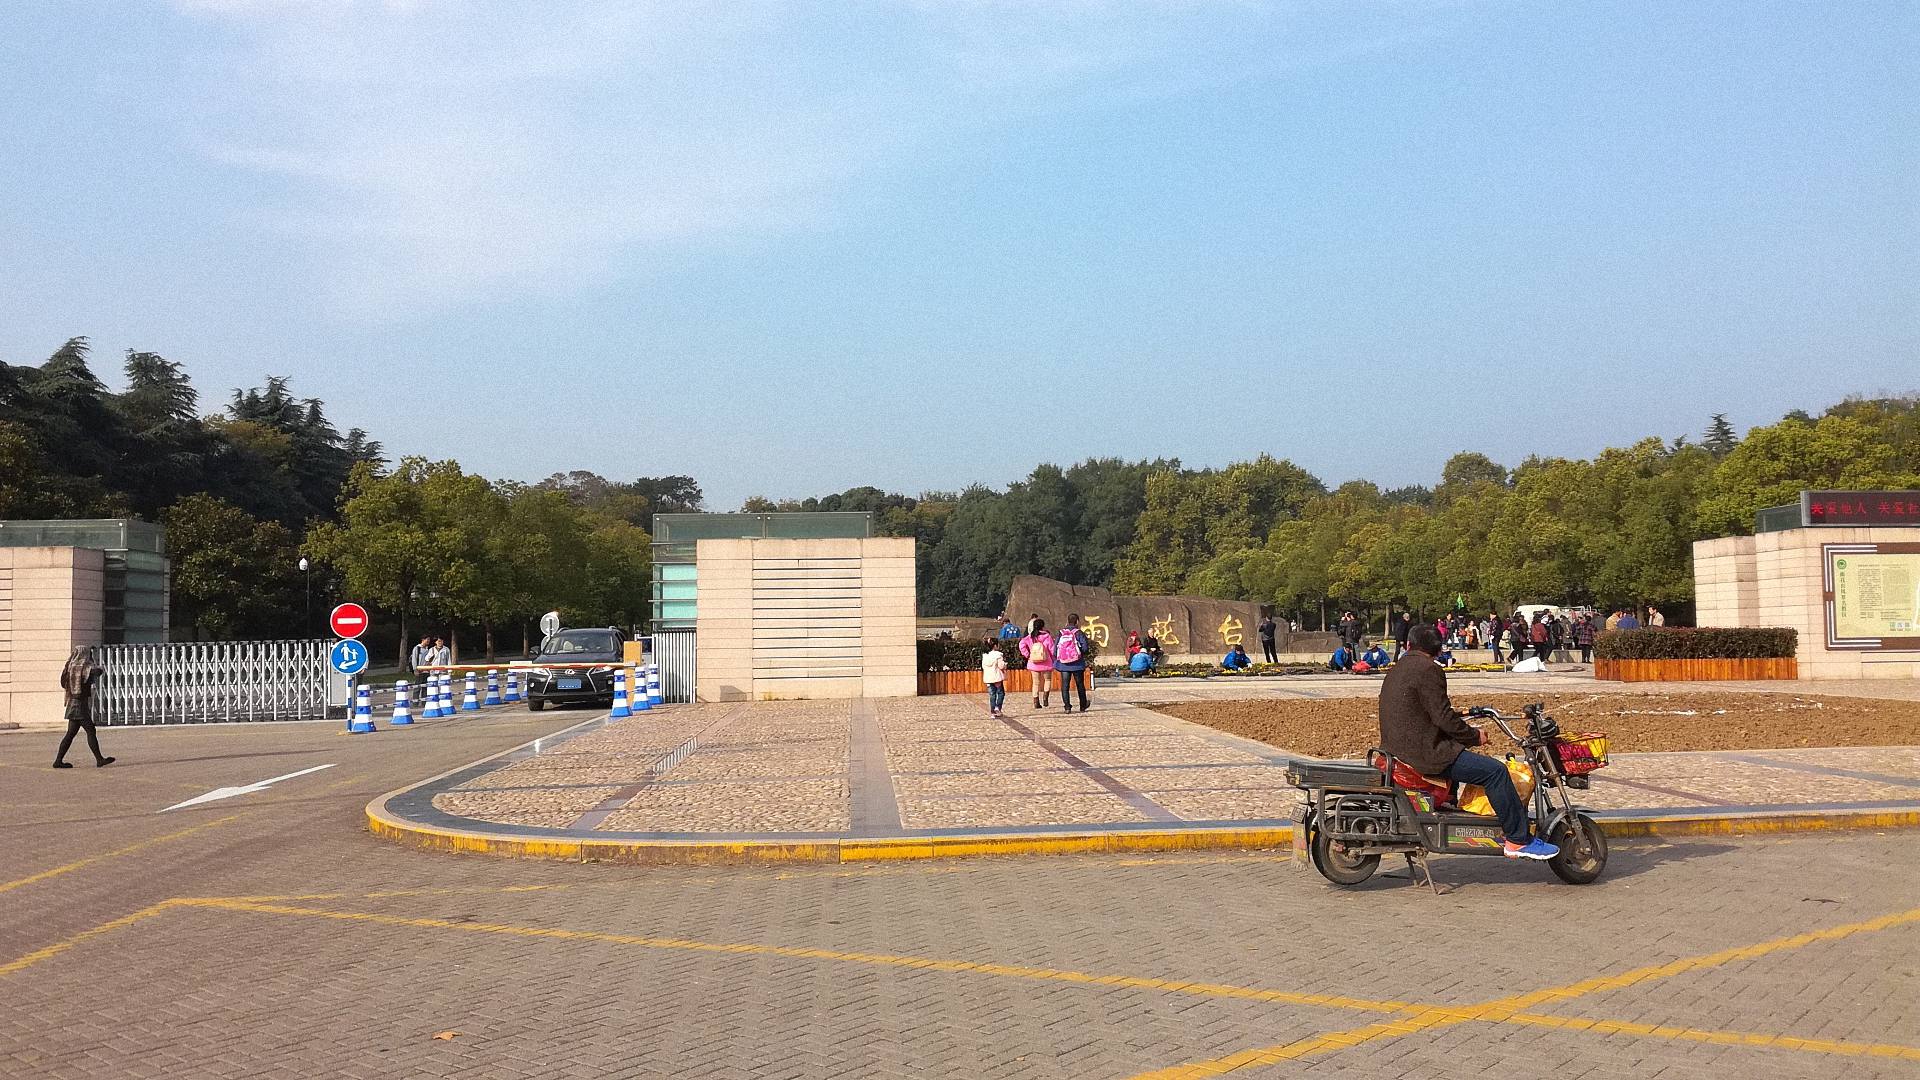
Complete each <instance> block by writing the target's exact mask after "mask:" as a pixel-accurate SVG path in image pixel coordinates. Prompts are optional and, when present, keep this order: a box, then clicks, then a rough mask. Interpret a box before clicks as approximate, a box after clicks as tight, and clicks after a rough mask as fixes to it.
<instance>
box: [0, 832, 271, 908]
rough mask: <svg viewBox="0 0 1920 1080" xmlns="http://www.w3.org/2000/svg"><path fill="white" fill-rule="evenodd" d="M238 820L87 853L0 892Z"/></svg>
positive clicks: (5, 885) (5, 886)
mask: <svg viewBox="0 0 1920 1080" xmlns="http://www.w3.org/2000/svg"><path fill="white" fill-rule="evenodd" d="M238 820H240V815H239V814H232V815H229V816H227V817H223V818H220V819H218V820H216V821H203V822H201V823H200V824H198V825H194V826H191V827H189V828H185V829H181V830H180V831H179V832H170V833H168V834H166V835H165V836H155V837H151V838H149V839H146V840H142V841H140V842H139V843H136V844H128V845H127V846H126V847H123V848H116V849H114V850H112V851H107V852H102V853H101V854H99V855H89V856H87V857H86V858H84V859H75V860H74V861H72V862H70V863H67V864H66V865H64V866H56V867H53V868H52V869H48V870H42V871H40V872H39V873H37V874H29V875H27V876H26V877H23V878H16V879H14V880H13V881H8V882H3V883H0V893H3V892H10V891H12V890H14V889H19V888H23V887H25V886H28V885H32V884H34V883H35V882H40V881H45V880H47V879H48V878H56V877H59V876H60V875H61V874H70V873H72V872H73V871H75V870H80V869H84V868H86V867H89V866H92V865H93V864H94V863H97V862H101V861H104V860H106V859H111V858H115V857H117V856H120V855H130V854H132V853H133V852H136V851H139V850H141V849H142V848H149V847H152V846H153V845H155V844H164V843H166V842H167V841H169V840H178V839H180V838H181V837H183V836H191V835H193V834H194V833H197V832H200V831H202V830H205V829H211V828H214V827H216V826H220V825H225V824H227V823H228V822H230V821H238Z"/></svg>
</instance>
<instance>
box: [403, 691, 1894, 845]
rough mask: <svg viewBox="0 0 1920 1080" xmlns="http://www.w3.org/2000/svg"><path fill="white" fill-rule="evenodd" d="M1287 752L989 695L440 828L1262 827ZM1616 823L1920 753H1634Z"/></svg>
mask: <svg viewBox="0 0 1920 1080" xmlns="http://www.w3.org/2000/svg"><path fill="white" fill-rule="evenodd" d="M1286 759H1287V754H1286V753H1285V752H1284V751H1280V750H1276V749H1274V748H1273V747H1269V746H1264V745H1262V744H1259V743H1255V742H1250V741H1247V740H1243V739H1240V738H1237V737H1235V736H1232V735H1227V734H1224V733H1221V732H1218V731H1214V730H1212V729H1210V728H1206V727H1203V726H1200V725H1197V724H1191V723H1188V722H1186V721H1183V720H1179V719H1175V718H1173V717H1170V716H1166V715H1164V714H1161V713H1157V712H1152V711H1149V710H1146V709H1142V708H1137V707H1134V706H1131V705H1127V704H1120V703H1112V702H1108V701H1104V700H1103V701H1102V702H1101V703H1100V704H1098V705H1097V706H1095V708H1094V709H1093V710H1092V711H1090V712H1085V713H1080V712H1076V713H1071V714H1069V713H1067V712H1065V711H1064V710H1062V709H1059V708H1054V709H1045V710H1037V709H1033V708H1032V707H1031V705H1030V702H1028V701H1027V700H1026V699H1024V698H1021V697H1018V696H1016V697H1015V698H1014V699H1013V700H1012V701H1011V702H1009V708H1008V710H1007V715H1006V717H1005V718H1004V719H996V718H994V717H991V716H989V715H987V712H986V710H985V708H984V707H983V700H982V699H981V698H979V697H977V696H975V697H968V696H964V695H959V696H952V697H927V698H905V699H890V700H879V701H870V702H858V703H850V702H844V701H838V702H831V701H830V702H756V703H734V704H715V705H696V706H682V707H675V708H670V709H665V710H660V711H654V712H649V713H647V714H644V715H642V716H637V717H634V718H632V719H628V720H624V721H621V722H619V723H615V724H612V725H610V726H607V727H605V728H604V729H602V730H599V731H595V732H591V733H588V734H582V735H579V736H577V737H574V738H572V739H569V740H567V741H564V742H557V743H555V744H554V745H553V746H552V747H551V748H550V749H548V750H546V751H544V752H542V753H540V754H539V755H537V756H533V757H528V758H524V759H523V760H517V761H514V762H512V763H509V764H504V765H502V766H501V767H499V768H496V769H493V771H490V772H486V773H484V774H483V775H479V776H475V777H472V778H470V779H467V780H465V781H464V782H461V783H458V784H457V785H454V786H452V787H451V788H450V789H449V790H444V791H440V792H438V793H437V794H435V795H434V796H433V801H432V806H433V808H434V809H436V810H438V811H440V812H441V813H442V814H444V815H448V817H446V818H441V819H436V820H434V821H432V822H431V823H430V824H434V825H441V826H448V825H450V826H457V827H462V828H468V829H482V830H485V829H491V828H497V827H499V826H508V827H519V826H532V827H535V828H538V829H543V830H556V831H560V832H564V833H566V834H569V835H574V836H595V837H610V836H614V835H619V836H625V837H633V836H654V837H672V838H688V837H707V838H729V839H734V838H788V837H828V836H835V837H855V838H869V837H886V836H912V835H928V834H944V833H951V832H953V831H956V830H965V831H970V832H1005V831H1008V830H1023V829H1025V830H1034V829H1042V828H1046V827H1049V826H1052V827H1059V828H1068V827H1070V828H1073V829H1077V830H1087V829H1095V830H1098V829H1100V828H1103V827H1111V828H1113V829H1120V830H1124V829H1131V828H1143V827H1163V828H1164V827H1180V826H1193V827H1215V826H1221V825H1244V826H1260V825H1273V824H1276V823H1278V822H1281V821H1284V820H1285V819H1287V818H1288V817H1290V816H1291V814H1292V813H1293V812H1294V810H1295V809H1296V808H1297V807H1298V806H1299V802H1300V794H1299V792H1298V791H1296V790H1295V789H1294V788H1292V787H1290V786H1289V785H1288V784H1287V783H1286V780H1285V776H1284V768H1283V766H1284V763H1285V761H1286ZM1581 801H1582V802H1584V803H1586V804H1587V805H1589V806H1592V807H1594V808H1595V809H1598V810H1602V811H1607V812H1628V811H1649V810H1651V811H1675V810H1701V811H1726V810H1730V809H1734V808H1739V807H1767V808H1772V809H1778V808H1796V807H1800V808H1811V807H1896V806H1898V807H1912V806H1916V805H1920V748H1913V747H1891V748H1889V747H1853V748H1845V749H1832V750H1780V751H1764V752H1739V753H1734V752H1712V753H1662V754H1618V755H1615V756H1614V758H1613V764H1612V765H1611V766H1609V767H1608V768H1607V769H1605V770H1603V771H1601V772H1600V773H1598V774H1596V775H1595V777H1594V780H1593V787H1592V790H1591V791H1589V792H1588V793H1587V794H1586V795H1585V796H1583V797H1582V800H1581Z"/></svg>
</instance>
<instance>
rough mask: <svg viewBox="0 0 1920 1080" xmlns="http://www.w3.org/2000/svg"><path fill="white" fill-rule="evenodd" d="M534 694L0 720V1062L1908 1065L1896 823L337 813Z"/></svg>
mask: <svg viewBox="0 0 1920 1080" xmlns="http://www.w3.org/2000/svg"><path fill="white" fill-rule="evenodd" d="M875 704H876V705H878V704H880V703H875ZM576 715H577V714H576ZM826 715H828V716H831V715H832V714H831V713H828V714H826ZM843 715H844V716H845V717H846V719H847V723H848V724H850V725H851V724H855V723H864V722H865V721H864V720H861V719H860V718H858V717H856V716H854V714H853V713H852V712H851V711H849V712H847V713H844V714H843ZM1097 715H1098V713H1097V712H1096V713H1092V714H1089V716H1097ZM567 719H568V717H567V716H566V715H565V714H563V715H562V716H561V717H560V719H559V720H558V721H556V718H555V715H554V714H553V713H551V712H549V713H542V714H539V715H537V716H530V715H528V714H527V713H525V712H524V711H519V710H501V711H498V712H494V713H484V714H479V715H477V716H472V717H461V718H455V719H452V720H449V721H445V722H434V723H423V724H419V725H416V726H415V727H414V728H413V729H408V730H400V731H391V730H389V731H384V732H382V733H381V734H379V735H376V736H371V737H365V736H354V737H347V736H341V735H337V734H335V733H334V729H333V727H332V726H331V725H326V726H322V725H275V726H270V727H269V726H261V727H251V726H250V727H248V728H247V729H244V730H233V729H173V730H153V729H142V730H131V731H116V732H111V733H109V734H110V735H111V736H112V737H113V742H112V744H111V745H110V747H109V749H110V750H111V751H112V752H114V753H116V754H117V755H119V756H120V758H121V762H120V763H119V764H116V765H115V766H113V767H110V768H108V769H102V770H92V769H76V770H71V771H66V772H54V771H53V770H50V769H48V768H47V767H46V760H45V759H46V756H47V753H48V751H49V748H48V745H47V741H46V739H45V737H44V736H43V735H23V734H18V733H16V734H11V735H4V736H0V832H3V833H4V837H5V839H6V841H7V846H6V848H5V856H4V858H5V862H4V865H3V868H0V1002H3V1003H4V1005H3V1006H0V1076H4V1077H7V1078H9V1080H10V1078H13V1077H23V1078H24V1077H55V1078H91V1077H116V1078H117V1077H156V1078H172V1077H193V1078H201V1077H216V1078H221V1077H278V1078H288V1080H300V1078H306V1077H342V1076H346V1077H368V1078H372V1077H689V1076H690V1077H706V1076H711V1077H752V1078H760V1077H767V1078H777V1077H808V1078H811V1077H894V1076H898V1077H907V1076H912V1077H948V1076H952V1077H991V1078H1022V1077H1131V1076H1168V1077H1189V1076H1206V1075H1220V1074H1223V1073H1226V1074H1230V1075H1233V1076H1241V1075H1246V1076H1252V1077H1287V1076H1294V1075H1303V1074H1311V1075H1315V1076H1333V1077H1354V1078H1377V1077H1393V1078H1398V1077H1409V1078H1411V1077H1421V1078H1439V1080H1453V1078H1460V1080H1468V1078H1473V1080H1480V1078H1484V1077H1486V1076H1489V1075H1495V1076H1541V1075H1551V1076H1555V1077H1560V1076H1567V1077H1596V1078H1597V1077H1625V1078H1629V1080H1655V1078H1658V1080H1675V1078H1678V1080H1691V1078H1707V1077H1723V1076H1751V1077H1755V1078H1767V1080H1773V1078H1789V1080H1793V1078H1807V1080H1813V1078H1816V1077H1817V1078H1830V1077H1831V1078H1842V1080H1854V1078H1889V1080H1890V1078H1896V1077H1903V1078H1904V1077H1913V1076H1915V1075H1916V1073H1920V1010H1916V1009H1915V1008H1914V1006H1913V1003H1914V1002H1915V1001H1916V1000H1920V910H1916V909H1915V908H1914V903H1915V899H1914V898H1915V897H1916V896H1917V895H1920V869H1916V865H1915V862H1914V860H1912V859H1911V858H1910V851H1909V849H1910V847H1911V843H1912V838H1911V834H1901V833H1893V834H1887V835H1873V834H1860V833H1849V834H1813V835H1806V836H1797V837H1788V838H1774V839H1767V838H1761V839H1750V840H1741V841H1734V840H1728V839H1724V838H1711V839H1690V840H1686V841H1683V842H1678V843H1671V844H1656V843H1636V844H1622V845H1619V846H1617V847H1616V848H1615V851H1614V857H1613V863H1612V865H1611V866H1610V867H1609V872H1608V875H1607V877H1605V878H1604V879H1602V881H1600V882H1599V883H1597V884H1595V885H1592V886H1589V887H1585V888H1573V887H1570V886H1565V885H1561V884H1559V883H1558V882H1557V881H1555V880H1554V879H1552V878H1551V876H1550V875H1548V874H1547V873H1546V872H1545V871H1544V869H1542V868H1540V867H1536V866H1525V867H1522V866H1515V865H1512V864H1508V863H1505V862H1503V861H1501V860H1494V859H1445V860H1441V861H1440V862H1441V864H1442V865H1444V866H1445V870H1444V871H1443V873H1442V876H1443V877H1444V878H1445V879H1446V880H1447V881H1448V883H1449V884H1450V885H1452V886H1453V888H1452V890H1451V891H1449V892H1448V894H1447V895H1445V896H1439V897H1436V896H1433V895H1432V894H1430V893H1429V892H1427V891H1426V890H1424V889H1419V888H1415V887H1413V886H1412V885H1411V884H1410V883H1409V882H1408V881H1407V880H1406V879H1405V878H1404V877H1403V876H1401V875H1400V874H1399V873H1398V872H1397V871H1395V872H1392V873H1385V874H1382V875H1381V876H1380V877H1379V878H1377V879H1376V880H1375V881H1374V882H1371V883H1369V885H1368V886H1367V887H1364V888H1362V889H1359V890H1353V891H1345V890H1337V889H1333V888H1331V887H1329V886H1328V885H1326V883H1325V882H1323V881H1321V880H1320V879H1319V878H1318V877H1317V876H1315V875H1314V874H1312V873H1311V871H1305V870H1301V869H1298V868H1296V867H1295V866H1293V865H1292V864H1290V863H1289V862H1288V860H1286V859H1285V858H1284V857H1277V856H1274V855H1269V854H1263V853H1232V854H1181V855H1158V856H1152V857H1132V856H1074V857H1062V858H1047V857H1025V858H986V859H972V860H955V861H948V862H938V863H909V864H898V865H881V866H861V867H843V866H819V865H805V866H795V867H770V866H737V867H720V868H696V867H637V866H625V865H611V864H595V863H587V864H578V863H576V864H567V863H554V862H537V861H528V860H503V859H495V858H487V857H478V856H451V855H443V854H435V853H427V852H422V851H418V850H414V849H410V848H406V847H402V846H399V845H394V844H391V843H387V842H384V841H381V840H378V839H376V838H373V837H371V836H369V835H367V833H366V832H365V830H364V816H363V813H362V808H363V807H364V805H365V803H366V801H367V799H369V798H370V797H372V795H373V794H374V793H378V792H381V791H388V790H392V789H394V788H396V787H399V786H402V785H404V784H406V783H408V782H410V781H412V780H416V779H418V778H419V777H422V776H429V775H434V774H436V773H439V772H442V771H445V770H448V769H452V768H455V767H457V766H459V765H461V764H462V763H464V762H468V761H473V760H476V759H478V758H482V757H484V756H486V755H488V754H492V753H495V752H498V751H501V750H504V749H507V748H509V747H512V746H515V745H519V744H521V743H523V742H525V741H527V740H529V739H532V738H534V737H536V736H540V735H543V734H545V733H547V732H549V731H551V730H553V729H554V728H555V727H556V726H557V724H564V723H565V722H566V720H567ZM740 719H741V718H740V717H736V718H735V720H734V721H733V722H732V723H737V722H739V720H740ZM872 722H873V723H876V724H879V723H883V722H885V712H884V710H883V709H876V711H875V715H874V719H873V721H872ZM1022 722H1023V723H1027V721H1025V720H1023V721H1022ZM732 730H734V729H733V728H732V726H731V723H730V724H729V725H727V726H724V727H722V728H721V729H720V733H725V732H728V731H732ZM740 730H741V731H743V732H747V733H749V734H748V736H746V737H751V735H750V733H751V732H752V731H753V730H754V729H753V728H752V727H751V726H749V727H747V728H742V729H740ZM1034 730H1035V731H1040V730H1041V728H1040V727H1039V726H1037V725H1035V726H1034ZM1056 734H1058V733H1057V732H1056ZM1049 737H1050V738H1051V736H1049ZM848 740H849V748H850V755H851V740H852V736H851V734H849V736H848ZM1056 741H1057V740H1056ZM563 745H564V744H563ZM862 753H864V751H862ZM697 759H698V754H695V755H692V756H690V757H689V759H688V761H689V762H691V761H693V760H697ZM323 763H332V764H333V765H334V767H333V768H330V769H328V770H326V771H324V772H320V773H317V774H314V775H312V776H310V777H306V778H302V779H301V780H298V781H289V782H288V783H287V784H286V785H285V786H283V787H277V788H275V789H272V790H270V791H267V792H261V793H258V794H254V795H248V796H244V797H241V798H236V799H233V800H229V801H226V802H222V803H212V804H207V805H205V806H201V807H193V808H189V809H186V810H181V811H176V812H169V813H157V812H156V811H158V810H159V809H160V808H161V807H164V806H167V805H170V804H172V803H174V802H177V801H179V800H181V799H184V798H188V797H190V796H192V795H195V794H198V793H201V792H204V791H206V790H208V789H209V788H212V787H214V786H217V785H221V784H228V783H235V782H243V781H247V780H253V779H258V778H261V777H266V776H274V775H279V774H283V773H287V772H291V771H294V770H295V769H299V768H305V767H310V766H312V765H316V764H323ZM123 766H124V768H123ZM1117 767H1125V766H1117ZM1136 767H1138V766H1136ZM669 775H671V773H669ZM852 809H853V808H850V812H851V810H852ZM873 811H874V808H872V807H865V808H860V809H859V812H860V813H861V814H863V815H864V814H868V813H871V812H873Z"/></svg>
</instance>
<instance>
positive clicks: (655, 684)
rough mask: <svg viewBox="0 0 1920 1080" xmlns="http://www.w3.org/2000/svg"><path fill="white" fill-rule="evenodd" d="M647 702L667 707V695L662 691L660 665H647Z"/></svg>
mask: <svg viewBox="0 0 1920 1080" xmlns="http://www.w3.org/2000/svg"><path fill="white" fill-rule="evenodd" d="M647 700H648V701H650V702H652V703H653V704H655V705H665V704H666V703H667V699H666V695H665V694H663V693H661V690H660V665H659V664H648V665H647Z"/></svg>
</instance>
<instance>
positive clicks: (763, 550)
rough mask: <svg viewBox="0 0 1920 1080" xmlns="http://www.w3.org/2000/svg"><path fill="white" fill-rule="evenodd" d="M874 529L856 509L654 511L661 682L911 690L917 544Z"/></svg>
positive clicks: (740, 693)
mask: <svg viewBox="0 0 1920 1080" xmlns="http://www.w3.org/2000/svg"><path fill="white" fill-rule="evenodd" d="M873 531H874V520H873V515H872V514H869V513H865V512H852V513H842V512H823V513H793V514H659V515H656V516H655V517H654V545H653V625H654V634H655V641H656V643H657V644H656V652H657V654H658V655H659V656H660V657H661V659H660V661H659V663H660V666H661V674H662V677H663V678H664V679H667V680H668V681H669V686H670V687H671V688H673V689H671V690H670V691H669V692H678V688H680V687H690V688H691V699H692V700H696V701H753V700H782V699H795V698H847V697H895V696H899V697H910V696H912V695H913V694H914V693H915V692H916V691H917V689H918V680H917V679H916V677H915V674H914V658H915V646H914V632H915V615H916V612H915V603H914V600H915V592H914V543H913V540H912V538H910V537H876V536H874V535H873ZM696 642H697V655H698V668H697V670H696V669H695V666H694V660H695V655H696V649H695V643H696ZM672 700H679V699H678V698H674V699H672Z"/></svg>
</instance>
